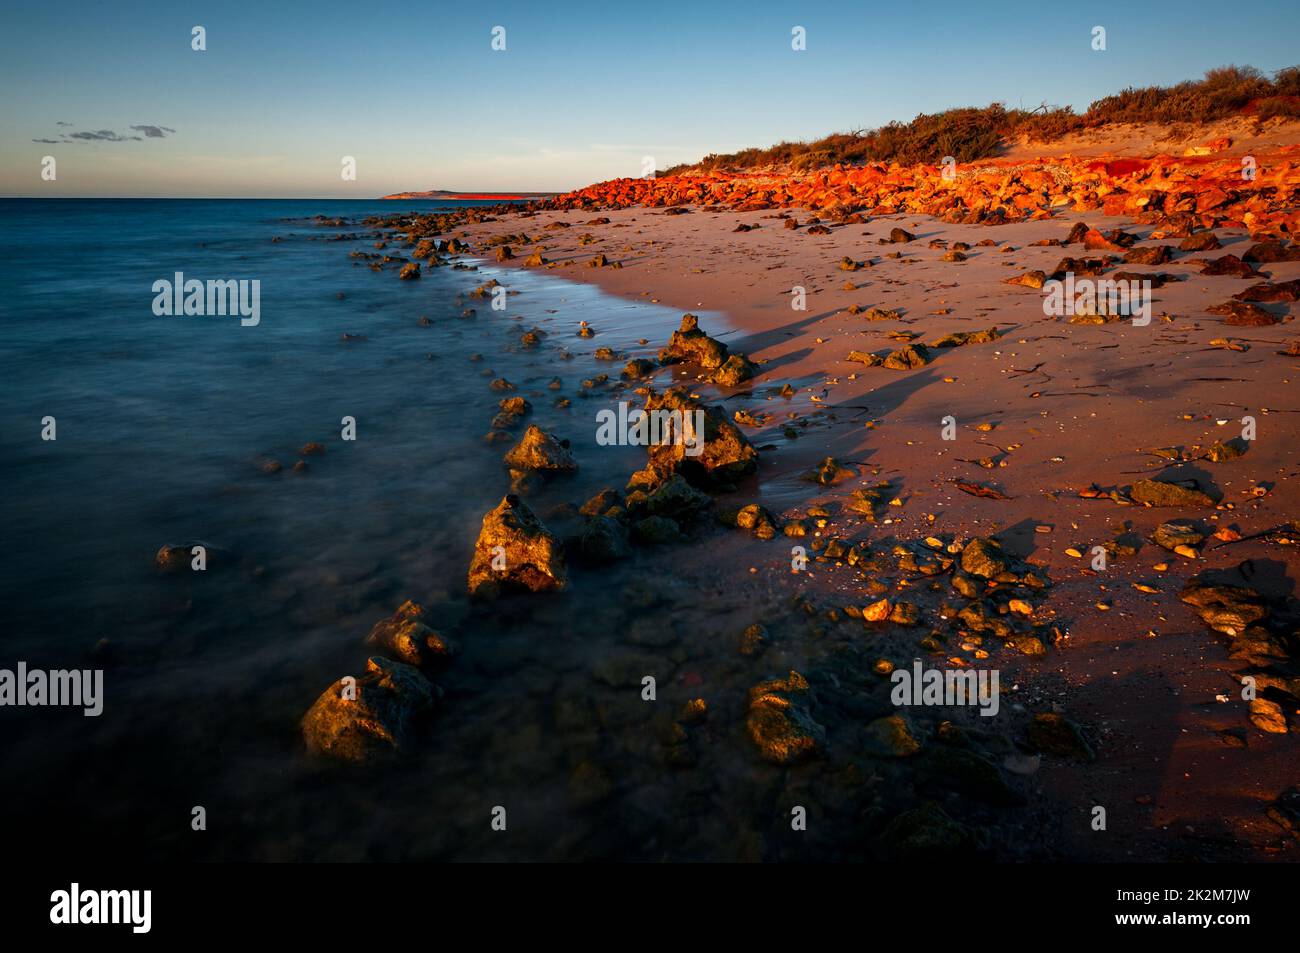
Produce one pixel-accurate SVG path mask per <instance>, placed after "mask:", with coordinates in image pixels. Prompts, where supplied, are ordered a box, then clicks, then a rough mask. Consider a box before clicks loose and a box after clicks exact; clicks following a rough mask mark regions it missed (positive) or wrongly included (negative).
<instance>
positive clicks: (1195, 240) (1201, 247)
mask: <svg viewBox="0 0 1300 953" xmlns="http://www.w3.org/2000/svg"><path fill="white" fill-rule="evenodd" d="M1222 247H1223V245H1222V244H1220V242H1219V236H1217V235H1215V234H1214V232H1197V233H1196V234H1195V235H1188V236H1187V237H1186V238H1184V239H1183V240H1182V241H1181V242H1180V243H1179V245H1178V250H1179V251H1215V250H1216V249H1219V248H1222Z"/></svg>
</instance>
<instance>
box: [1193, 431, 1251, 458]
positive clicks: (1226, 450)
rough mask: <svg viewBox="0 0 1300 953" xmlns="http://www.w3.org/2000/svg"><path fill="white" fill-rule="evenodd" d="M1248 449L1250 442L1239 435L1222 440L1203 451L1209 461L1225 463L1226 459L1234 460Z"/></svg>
mask: <svg viewBox="0 0 1300 953" xmlns="http://www.w3.org/2000/svg"><path fill="white" fill-rule="evenodd" d="M1248 449H1250V444H1249V442H1247V441H1246V440H1243V439H1242V438H1241V437H1233V438H1232V439H1231V440H1222V441H1219V442H1217V443H1215V444H1214V446H1212V447H1210V449H1209V450H1207V451H1206V452H1205V458H1204V459H1206V460H1209V461H1210V462H1211V463H1225V462H1227V461H1228V460H1236V459H1237V458H1238V457H1240V456H1242V455H1243V454H1245V452H1246V451H1247V450H1248Z"/></svg>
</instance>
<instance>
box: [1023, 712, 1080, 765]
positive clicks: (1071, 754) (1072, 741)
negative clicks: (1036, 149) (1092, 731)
mask: <svg viewBox="0 0 1300 953" xmlns="http://www.w3.org/2000/svg"><path fill="white" fill-rule="evenodd" d="M1029 744H1030V746H1031V747H1032V748H1034V749H1035V750H1036V751H1041V752H1042V753H1043V754H1051V755H1056V756H1057V757H1061V758H1070V759H1073V760H1076V761H1093V760H1095V758H1096V755H1094V754H1093V752H1092V748H1091V747H1090V746H1089V745H1088V742H1087V741H1086V740H1084V737H1083V732H1081V731H1080V730H1079V726H1078V725H1076V724H1074V722H1072V721H1068V720H1066V719H1065V718H1064V717H1062V716H1061V715H1057V714H1052V713H1047V712H1045V713H1042V714H1038V715H1035V716H1034V718H1033V721H1031V722H1030V723H1029Z"/></svg>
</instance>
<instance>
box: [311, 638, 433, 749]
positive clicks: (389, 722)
mask: <svg viewBox="0 0 1300 953" xmlns="http://www.w3.org/2000/svg"><path fill="white" fill-rule="evenodd" d="M436 700H437V693H436V692H435V690H434V687H433V685H431V684H430V683H429V680H428V679H426V678H425V677H424V676H423V675H421V674H420V671H419V669H417V668H414V667H413V666H410V665H406V664H404V663H402V662H394V661H391V660H389V659H385V658H380V657H378V656H373V657H371V658H370V659H368V660H367V662H366V671H365V674H363V675H361V676H360V677H359V678H355V679H353V678H351V677H350V676H349V677H346V678H341V679H339V680H338V681H337V682H335V683H334V684H333V685H331V686H330V687H329V688H327V689H326V690H325V692H324V693H323V694H322V695H321V696H320V697H319V698H318V699H316V703H315V704H314V705H312V706H311V708H310V709H308V711H307V714H305V715H304V716H303V719H302V734H303V739H304V740H305V741H306V742H307V749H308V750H309V751H311V752H312V753H314V754H318V755H323V756H325V757H329V758H334V759H336V760H339V761H351V762H364V761H370V760H372V759H374V758H376V757H383V756H385V755H393V754H400V753H402V752H403V751H405V750H406V749H407V748H409V746H410V744H411V741H412V738H413V736H414V733H415V730H416V727H417V724H418V721H419V719H420V718H421V717H422V716H424V715H426V714H427V713H428V712H429V711H431V710H432V709H433V707H434V704H435V702H436Z"/></svg>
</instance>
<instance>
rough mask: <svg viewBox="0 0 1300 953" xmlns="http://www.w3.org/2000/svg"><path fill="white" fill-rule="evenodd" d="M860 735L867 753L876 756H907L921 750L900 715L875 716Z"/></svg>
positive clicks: (919, 744) (909, 727)
mask: <svg viewBox="0 0 1300 953" xmlns="http://www.w3.org/2000/svg"><path fill="white" fill-rule="evenodd" d="M862 737H863V743H864V747H865V748H866V751H867V754H870V755H874V756H875V757H877V758H907V757H910V756H912V755H914V754H916V753H917V752H918V751H920V750H921V743H920V742H919V741H917V740H916V738H915V736H914V735H913V734H912V727H911V725H909V724H908V723H907V720H906V719H904V718H903V716H902V715H890V716H889V717H888V718H877V719H876V720H875V721H873V722H870V723H869V724H868V725H867V726H866V727H865V728H864V729H863V730H862Z"/></svg>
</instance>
